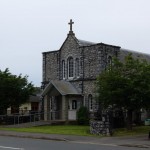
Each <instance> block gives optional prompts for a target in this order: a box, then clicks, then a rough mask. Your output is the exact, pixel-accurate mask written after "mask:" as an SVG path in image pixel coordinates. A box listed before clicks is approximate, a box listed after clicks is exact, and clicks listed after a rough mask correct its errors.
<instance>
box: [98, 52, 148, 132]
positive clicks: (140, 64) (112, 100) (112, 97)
mask: <svg viewBox="0 0 150 150" xmlns="http://www.w3.org/2000/svg"><path fill="white" fill-rule="evenodd" d="M97 93H98V100H99V102H100V104H101V105H102V106H103V107H104V108H108V107H109V106H112V107H114V106H115V107H117V108H121V109H124V110H126V111H127V127H128V129H132V113H133V111H136V110H140V109H141V108H145V109H149V108H150V64H149V63H147V62H146V61H145V60H139V59H134V58H133V57H132V55H131V54H130V55H128V56H127V57H125V60H124V61H123V62H121V61H119V60H118V59H117V58H114V60H113V64H112V65H111V66H109V67H108V68H107V69H106V70H105V71H103V72H102V73H101V74H100V75H99V76H98V78H97Z"/></svg>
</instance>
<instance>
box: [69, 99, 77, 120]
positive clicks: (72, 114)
mask: <svg viewBox="0 0 150 150" xmlns="http://www.w3.org/2000/svg"><path fill="white" fill-rule="evenodd" d="M76 113H77V100H69V112H68V119H69V120H76V119H77V117H76Z"/></svg>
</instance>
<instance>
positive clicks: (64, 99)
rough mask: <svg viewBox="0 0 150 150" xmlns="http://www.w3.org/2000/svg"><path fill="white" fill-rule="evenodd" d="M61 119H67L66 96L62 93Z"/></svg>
mask: <svg viewBox="0 0 150 150" xmlns="http://www.w3.org/2000/svg"><path fill="white" fill-rule="evenodd" d="M62 120H65V121H67V120H68V101H67V97H66V96H63V95H62Z"/></svg>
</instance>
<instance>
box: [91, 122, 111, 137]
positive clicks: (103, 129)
mask: <svg viewBox="0 0 150 150" xmlns="http://www.w3.org/2000/svg"><path fill="white" fill-rule="evenodd" d="M90 133H91V134H96V135H108V136H111V135H112V130H111V127H110V123H109V122H108V121H96V120H92V121H90Z"/></svg>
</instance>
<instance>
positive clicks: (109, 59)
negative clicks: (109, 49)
mask: <svg viewBox="0 0 150 150" xmlns="http://www.w3.org/2000/svg"><path fill="white" fill-rule="evenodd" d="M107 62H108V64H107V66H108V67H109V69H111V67H112V57H111V56H109V57H108V61H107Z"/></svg>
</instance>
